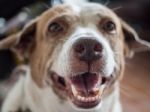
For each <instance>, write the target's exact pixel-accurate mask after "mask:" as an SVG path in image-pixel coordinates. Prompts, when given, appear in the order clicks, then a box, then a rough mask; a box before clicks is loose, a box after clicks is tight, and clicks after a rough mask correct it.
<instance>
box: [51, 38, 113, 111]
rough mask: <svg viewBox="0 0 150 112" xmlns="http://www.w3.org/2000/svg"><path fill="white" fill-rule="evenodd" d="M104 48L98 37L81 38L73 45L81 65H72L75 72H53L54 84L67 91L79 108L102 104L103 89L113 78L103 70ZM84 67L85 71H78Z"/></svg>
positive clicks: (75, 55) (76, 59) (74, 52)
mask: <svg viewBox="0 0 150 112" xmlns="http://www.w3.org/2000/svg"><path fill="white" fill-rule="evenodd" d="M103 50H104V49H103V46H102V44H101V43H100V42H99V41H97V40H96V39H93V38H82V39H79V40H77V41H76V42H75V43H74V44H73V46H72V51H73V57H74V59H75V61H76V62H75V63H81V65H80V64H79V65H78V66H72V68H71V69H72V70H74V71H73V73H74V74H69V75H67V77H61V75H60V74H57V71H54V72H52V73H51V78H52V80H53V82H54V85H55V86H57V88H59V90H63V91H65V92H66V94H67V96H69V99H70V101H71V102H72V103H73V104H74V105H75V106H76V107H78V108H82V109H89V108H94V107H96V106H97V105H98V104H100V102H101V99H102V94H103V91H104V89H105V88H106V86H107V84H108V83H109V82H110V80H111V76H112V75H109V76H110V77H106V76H105V75H104V74H102V72H101V70H102V69H103V66H102V64H103ZM82 63H84V64H83V65H82ZM70 66H71V65H70ZM83 66H86V67H85V68H84V67H83ZM82 67H83V68H84V70H83V71H79V72H76V70H78V69H80V68H82ZM91 68H92V70H91ZM80 70H81V69H80ZM80 72H81V73H80Z"/></svg>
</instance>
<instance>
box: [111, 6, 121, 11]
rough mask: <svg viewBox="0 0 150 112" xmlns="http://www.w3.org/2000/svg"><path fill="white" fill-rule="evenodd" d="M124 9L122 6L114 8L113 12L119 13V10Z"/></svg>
mask: <svg viewBox="0 0 150 112" xmlns="http://www.w3.org/2000/svg"><path fill="white" fill-rule="evenodd" d="M122 8H123V7H122V6H118V7H115V8H113V9H112V10H113V11H117V10H119V9H122Z"/></svg>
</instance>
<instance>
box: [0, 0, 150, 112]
mask: <svg viewBox="0 0 150 112" xmlns="http://www.w3.org/2000/svg"><path fill="white" fill-rule="evenodd" d="M56 1H57V0H9V1H8V0H0V40H2V39H4V38H6V37H7V36H8V35H10V34H13V33H16V32H18V31H19V30H21V29H22V27H23V26H24V25H25V24H26V23H27V22H28V21H29V20H31V19H33V18H35V17H36V16H38V15H40V14H41V13H42V12H43V11H45V10H46V9H48V8H50V7H51V6H52V5H53V4H54V3H55V2H56ZM58 1H60V2H61V0H58ZM89 1H90V2H97V3H101V4H104V5H106V6H108V7H109V8H111V9H113V10H114V11H115V12H116V13H117V14H118V15H119V16H120V17H121V18H123V19H124V20H125V21H127V22H128V23H129V24H130V25H131V26H132V27H133V28H134V29H135V30H136V31H137V33H138V34H139V36H140V38H143V39H144V40H147V41H149V42H150V0H89ZM19 63H20V62H19V61H18V60H17V59H16V58H15V55H14V54H13V53H12V52H11V51H9V50H4V51H0V82H1V83H3V82H6V80H8V79H9V78H10V77H11V76H10V74H11V71H12V70H13V69H14V68H15V67H16V66H17V64H19ZM126 66H127V67H126V72H125V76H124V78H123V81H122V84H121V99H122V102H123V109H124V112H150V52H149V51H147V52H141V53H137V54H136V55H135V57H134V59H132V60H129V59H128V60H127V63H126ZM7 84H9V82H7ZM1 88H2V87H1V86H0V91H2V89H1ZM3 91H5V88H3ZM6 91H7V90H6ZM3 96H4V95H3V94H2V93H1V92H0V100H2V99H3Z"/></svg>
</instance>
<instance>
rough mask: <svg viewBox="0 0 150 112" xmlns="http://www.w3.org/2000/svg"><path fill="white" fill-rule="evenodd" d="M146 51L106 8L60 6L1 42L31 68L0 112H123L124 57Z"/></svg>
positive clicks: (96, 5) (129, 29)
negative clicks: (122, 82)
mask: <svg viewBox="0 0 150 112" xmlns="http://www.w3.org/2000/svg"><path fill="white" fill-rule="evenodd" d="M139 47H144V48H146V47H149V44H148V43H147V42H145V41H142V40H140V39H139V38H138V36H137V34H136V32H135V31H134V30H133V29H132V28H131V27H130V26H128V25H127V24H126V23H125V22H124V21H122V20H121V19H120V18H119V17H118V16H117V15H116V14H115V13H114V12H113V11H111V10H110V9H108V8H106V7H105V6H102V5H99V4H94V3H84V4H80V5H72V4H68V5H67V4H63V5H57V6H54V7H53V8H51V9H49V10H47V11H46V12H44V13H43V14H42V15H40V16H39V17H38V18H36V19H35V20H33V21H31V22H30V23H29V24H28V25H26V26H25V28H24V29H23V30H22V31H21V32H19V33H17V34H14V35H12V36H10V37H8V38H6V39H5V40H2V41H1V42H0V49H8V48H10V49H12V50H13V51H14V52H16V53H17V54H18V55H19V56H21V57H23V59H27V60H28V62H29V64H28V66H27V67H26V68H24V69H25V71H26V75H25V76H21V77H20V79H19V81H18V82H17V83H16V84H15V86H14V87H13V89H12V90H11V92H10V93H9V94H8V96H7V98H6V100H5V101H4V104H3V107H2V112H17V111H18V110H19V109H21V110H23V111H25V110H26V109H29V110H30V111H31V112H82V111H84V112H121V111H122V110H121V105H120V101H119V80H120V78H121V76H122V75H123V72H124V60H125V57H130V55H131V54H133V51H134V50H135V49H138V48H139Z"/></svg>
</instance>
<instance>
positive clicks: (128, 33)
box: [121, 20, 150, 57]
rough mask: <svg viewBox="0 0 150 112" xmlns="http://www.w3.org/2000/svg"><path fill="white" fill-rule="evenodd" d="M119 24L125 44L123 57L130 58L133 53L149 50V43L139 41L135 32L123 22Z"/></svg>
mask: <svg viewBox="0 0 150 112" xmlns="http://www.w3.org/2000/svg"><path fill="white" fill-rule="evenodd" d="M121 24H122V30H123V35H124V42H125V55H126V56H127V57H132V56H133V54H134V52H141V51H145V50H150V43H148V42H146V41H144V40H142V39H140V38H139V36H138V34H137V33H136V31H135V30H134V29H133V28H131V27H130V26H129V25H128V24H127V23H125V22H124V21H123V20H121Z"/></svg>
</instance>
